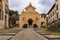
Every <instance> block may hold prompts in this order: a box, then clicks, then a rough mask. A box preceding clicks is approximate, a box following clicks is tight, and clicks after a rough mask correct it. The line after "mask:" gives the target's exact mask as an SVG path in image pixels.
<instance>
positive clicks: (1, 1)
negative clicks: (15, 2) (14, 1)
mask: <svg viewBox="0 0 60 40" xmlns="http://www.w3.org/2000/svg"><path fill="white" fill-rule="evenodd" d="M8 19H9V8H8V0H0V29H5V28H9V24H8V23H9V22H8V21H9V20H8Z"/></svg>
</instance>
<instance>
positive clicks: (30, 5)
mask: <svg viewBox="0 0 60 40" xmlns="http://www.w3.org/2000/svg"><path fill="white" fill-rule="evenodd" d="M28 8H33V9H35V7H33V6H32V4H31V3H30V4H29V6H27V7H26V8H25V9H28Z"/></svg>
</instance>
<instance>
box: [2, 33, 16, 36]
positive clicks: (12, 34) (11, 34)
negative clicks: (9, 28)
mask: <svg viewBox="0 0 60 40" xmlns="http://www.w3.org/2000/svg"><path fill="white" fill-rule="evenodd" d="M2 35H6V36H7V35H10V36H14V35H16V33H3V34H2Z"/></svg>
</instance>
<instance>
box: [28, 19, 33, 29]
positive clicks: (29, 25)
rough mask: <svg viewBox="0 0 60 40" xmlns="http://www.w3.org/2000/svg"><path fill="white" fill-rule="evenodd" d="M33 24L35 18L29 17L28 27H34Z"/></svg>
mask: <svg viewBox="0 0 60 40" xmlns="http://www.w3.org/2000/svg"><path fill="white" fill-rule="evenodd" d="M32 26H33V20H32V19H28V28H32Z"/></svg>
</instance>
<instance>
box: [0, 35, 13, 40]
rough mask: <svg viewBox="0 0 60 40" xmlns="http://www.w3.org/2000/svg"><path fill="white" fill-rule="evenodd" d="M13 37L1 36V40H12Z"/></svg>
mask: <svg viewBox="0 0 60 40" xmlns="http://www.w3.org/2000/svg"><path fill="white" fill-rule="evenodd" d="M12 37H13V36H0V40H8V39H10V38H12Z"/></svg>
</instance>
